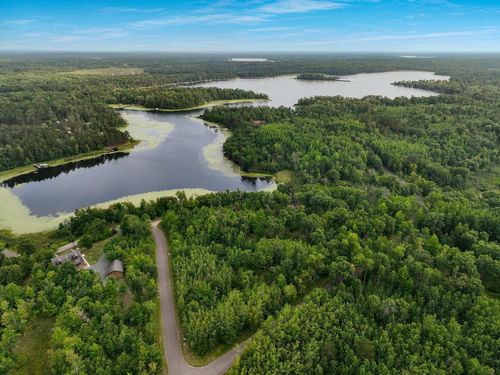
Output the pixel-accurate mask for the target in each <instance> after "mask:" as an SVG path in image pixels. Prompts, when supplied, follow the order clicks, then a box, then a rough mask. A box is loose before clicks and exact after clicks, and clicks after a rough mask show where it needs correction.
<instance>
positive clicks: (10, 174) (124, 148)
mask: <svg viewBox="0 0 500 375" xmlns="http://www.w3.org/2000/svg"><path fill="white" fill-rule="evenodd" d="M138 143H139V141H135V140H134V141H130V142H126V143H123V144H121V145H118V146H117V147H118V151H114V152H109V151H108V150H106V149H100V150H94V151H89V152H86V153H84V154H78V155H74V156H67V157H64V158H59V159H54V160H49V161H46V163H47V164H48V165H49V167H57V166H59V165H64V164H68V163H72V162H75V161H81V160H88V159H94V158H96V157H99V156H102V155H106V154H113V153H115V152H130V151H131V150H132V149H133V148H134V147H135V145H137V144H138ZM36 170H37V169H36V168H35V167H34V166H33V165H25V166H22V167H17V168H13V169H7V170H5V171H0V182H4V181H6V180H9V179H11V178H14V177H17V176H20V175H23V174H27V173H31V172H34V171H36Z"/></svg>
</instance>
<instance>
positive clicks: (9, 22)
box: [3, 19, 33, 25]
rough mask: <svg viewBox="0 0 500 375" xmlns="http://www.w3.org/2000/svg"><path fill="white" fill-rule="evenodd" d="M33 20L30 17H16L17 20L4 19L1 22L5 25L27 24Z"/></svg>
mask: <svg viewBox="0 0 500 375" xmlns="http://www.w3.org/2000/svg"><path fill="white" fill-rule="evenodd" d="M32 22H33V20H30V19H18V20H5V21H4V22H3V23H5V24H7V25H29V24H30V23H32Z"/></svg>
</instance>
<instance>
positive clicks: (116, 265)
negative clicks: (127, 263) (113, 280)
mask: <svg viewBox="0 0 500 375" xmlns="http://www.w3.org/2000/svg"><path fill="white" fill-rule="evenodd" d="M111 272H121V273H123V262H122V261H121V260H119V259H115V260H114V261H112V262H111V263H110V264H109V267H108V274H110V273H111Z"/></svg>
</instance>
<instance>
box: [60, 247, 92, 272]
mask: <svg viewBox="0 0 500 375" xmlns="http://www.w3.org/2000/svg"><path fill="white" fill-rule="evenodd" d="M66 262H71V263H73V264H74V265H75V266H77V267H79V268H82V267H85V266H86V265H87V262H86V261H85V258H84V257H83V255H82V253H81V251H80V250H74V251H72V252H70V253H68V254H64V255H56V256H55V257H54V258H52V264H53V265H54V266H60V265H61V264H63V263H66Z"/></svg>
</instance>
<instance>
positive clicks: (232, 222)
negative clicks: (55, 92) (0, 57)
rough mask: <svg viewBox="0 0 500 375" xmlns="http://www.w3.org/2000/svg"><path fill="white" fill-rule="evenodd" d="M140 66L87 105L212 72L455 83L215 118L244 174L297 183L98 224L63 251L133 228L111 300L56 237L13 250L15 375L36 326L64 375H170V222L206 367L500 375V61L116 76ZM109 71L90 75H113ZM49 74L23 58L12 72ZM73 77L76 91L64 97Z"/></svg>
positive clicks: (133, 210) (5, 287)
mask: <svg viewBox="0 0 500 375" xmlns="http://www.w3.org/2000/svg"><path fill="white" fill-rule="evenodd" d="M40 58H41V57H40ZM127 58H130V60H128V61H129V64H132V63H133V64H134V65H135V66H141V67H143V68H144V71H145V72H147V74H144V75H135V76H116V77H113V78H110V77H98V76H95V77H87V78H85V82H88V90H97V89H95V87H98V86H97V85H98V84H102V87H108V86H107V85H109V87H112V88H113V89H109V90H108V89H104V88H102V89H101V91H102V93H105V94H100V96H99V98H100V99H99V100H102V101H103V102H106V101H107V100H109V98H111V97H112V96H111V94H110V93H113V95H116V94H117V93H122V92H123V93H130V92H132V91H134V90H136V91H138V92H143V91H144V89H143V88H141V87H142V86H141V77H142V79H144V82H149V81H148V80H149V79H151V77H150V76H149V75H154V74H157V75H158V77H159V76H161V75H163V74H165V77H166V75H167V74H179V76H178V77H183V79H185V80H192V81H195V80H197V79H199V78H201V77H204V79H205V78H206V79H209V77H207V76H205V74H206V73H205V72H206V71H210V74H213V76H212V77H215V76H217V75H219V74H221V75H222V74H227V75H228V76H229V75H231V74H236V72H237V73H238V74H237V75H239V76H245V75H246V76H253V75H260V74H261V73H262V74H264V73H263V72H267V74H273V72H275V70H277V69H278V68H279V69H280V70H279V72H280V73H285V72H287V69H288V67H289V66H290V67H291V66H292V62H291V61H295V64H296V65H295V72H298V71H303V72H323V73H324V74H344V73H347V72H349V73H354V72H355V71H352V70H356V69H361V68H362V67H365V68H366V67H369V68H366V71H379V70H380V69H382V70H383V69H384V68H383V67H385V68H386V69H388V70H390V69H395V68H405V67H406V68H408V69H411V67H412V66H413V68H419V69H424V68H425V67H427V68H429V69H430V68H433V69H434V70H436V71H439V73H444V74H450V75H452V79H451V80H450V82H435V81H425V82H401V83H398V84H401V85H405V86H411V87H417V88H425V89H432V90H434V91H438V92H440V93H442V94H443V95H441V96H435V97H428V98H410V99H407V98H396V99H394V100H389V99H386V98H381V97H367V98H364V99H348V98H342V97H316V98H307V99H303V100H301V101H300V102H299V103H298V105H297V106H296V107H295V108H294V109H291V108H284V107H281V108H269V107H244V108H239V107H216V108H214V109H212V110H207V111H206V112H205V113H204V115H203V117H204V118H205V119H207V120H210V121H213V122H217V123H220V124H222V125H224V126H226V127H228V128H229V129H230V130H231V131H232V134H233V135H232V136H231V137H230V138H229V139H228V140H227V142H226V143H225V145H224V151H225V153H226V154H227V155H228V157H229V158H231V159H232V160H234V161H236V162H237V163H239V164H240V165H241V166H242V168H244V169H245V170H249V171H252V170H257V171H265V172H277V171H283V170H288V171H290V172H291V173H292V175H293V178H292V180H291V181H290V182H287V183H285V184H282V185H280V186H279V187H278V190H277V191H274V192H271V193H267V192H261V193H242V192H224V193H217V194H210V195H205V196H201V197H198V198H196V199H188V198H186V196H185V195H184V194H182V193H179V194H178V195H177V197H175V198H173V197H170V198H160V199H158V200H157V201H153V202H145V201H143V202H142V203H141V204H140V205H139V206H137V207H134V206H133V205H131V204H126V203H120V204H116V205H113V206H111V207H110V208H109V209H105V210H102V209H82V210H79V211H78V212H77V213H76V214H75V216H74V217H72V218H71V219H70V220H69V221H68V222H66V223H65V224H63V225H61V227H60V228H59V230H58V231H57V232H56V233H53V234H51V235H52V236H54V238H56V239H58V240H59V241H69V240H73V239H77V238H78V239H83V242H84V243H86V244H87V245H86V246H88V247H91V246H92V243H93V242H96V241H99V240H101V239H103V238H107V237H109V236H110V235H111V233H112V228H115V227H117V226H118V225H119V226H120V231H119V233H118V234H115V235H114V236H113V237H112V238H110V239H108V240H106V244H105V246H104V251H105V253H106V254H107V256H108V257H109V258H111V259H118V258H119V259H123V260H124V263H125V278H124V280H123V281H119V282H116V281H114V280H111V281H108V282H107V283H106V284H102V283H101V282H100V280H99V278H98V277H97V276H96V275H94V274H92V273H91V272H89V271H78V272H77V271H76V270H75V269H74V267H72V266H69V265H66V266H64V267H59V268H55V267H53V266H52V265H50V264H49V260H50V257H51V256H52V254H53V252H54V247H55V245H50V244H49V243H42V242H40V241H38V242H33V241H34V240H36V239H39V238H42V237H43V236H44V235H34V236H33V237H29V238H10V237H9V241H10V243H9V247H11V248H13V249H14V250H17V251H19V252H20V253H21V254H22V256H21V257H19V258H14V259H13V258H9V259H7V258H3V257H1V256H0V284H1V285H0V312H1V314H2V324H0V353H2V355H0V358H2V359H1V360H0V361H1V362H0V373H6V372H7V370H8V369H9V368H11V367H12V366H14V365H15V360H16V350H15V345H16V341H17V339H18V336H19V334H20V333H21V332H22V331H23V330H24V327H25V325H26V324H27V322H28V321H29V320H30V319H32V318H33V317H37V316H45V317H52V318H55V323H54V330H53V331H52V334H51V335H52V337H51V340H50V344H49V349H50V355H49V366H50V369H51V371H52V373H54V374H65V373H71V372H74V368H73V367H72V366H74V365H75V363H78V364H79V366H81V367H79V371H81V372H82V373H103V374H104V373H117V374H118V373H127V372H128V373H149V374H157V373H160V371H161V368H162V363H161V350H160V347H159V344H158V339H157V335H158V333H159V331H158V326H157V324H158V320H157V316H156V315H155V314H156V307H157V305H156V304H157V292H156V282H155V276H156V268H155V264H154V258H153V254H154V246H153V243H152V240H151V238H150V235H149V224H148V222H149V220H150V219H151V218H156V217H158V218H161V219H162V228H163V230H164V231H165V233H166V234H167V237H168V240H169V243H170V248H171V257H172V271H173V275H174V287H175V296H176V302H177V309H178V314H179V317H180V324H181V328H182V330H183V336H184V337H185V339H186V343H187V344H188V346H189V348H190V349H191V350H192V351H193V352H194V353H195V354H198V355H203V354H206V353H210V352H211V351H213V350H214V349H216V348H218V347H220V346H221V345H230V344H233V343H236V342H238V341H239V340H241V339H242V338H244V337H247V336H248V334H252V333H255V336H254V338H253V339H252V340H251V342H250V343H248V344H247V347H246V349H245V350H244V352H243V353H242V355H241V357H240V358H239V360H237V362H236V363H235V365H234V366H233V368H232V369H231V370H230V372H231V373H232V374H372V373H373V374H401V373H403V374H415V373H418V374H420V373H422V374H448V373H453V374H495V373H497V372H498V371H499V370H500V362H499V356H498V353H499V352H500V300H499V294H498V291H499V290H500V186H499V183H498V174H499V171H500V165H499V163H500V147H499V145H500V139H499V137H500V73H499V72H498V71H495V70H493V68H495V67H499V66H500V62H499V61H498V59H497V60H494V59H490V58H487V57H482V58H475V59H473V58H463V59H462V64H460V63H459V61H460V60H459V59H456V58H447V59H445V58H442V59H417V60H414V61H411V62H410V61H409V60H408V59H406V60H405V59H400V61H399V60H398V59H391V58H387V59H386V60H384V59H377V58H372V59H366V60H364V61H363V60H361V59H359V60H358V59H356V58H349V59H348V58H339V59H338V61H337V62H335V61H336V60H335V59H334V58H331V60H328V59H327V58H319V57H317V58H316V60H314V59H313V58H312V57H307V58H306V57H302V58H296V60H293V59H292V58H291V57H289V58H288V59H289V60H287V58H285V57H284V58H283V61H282V62H278V63H263V64H262V65H260V63H259V64H253V65H252V64H241V65H238V64H236V63H229V62H227V61H222V60H220V61H219V60H217V59H215V57H199V59H200V61H204V62H205V63H206V64H207V65H206V67H201V65H202V64H201V63H199V62H194V61H192V62H191V64H188V65H186V66H185V67H180V66H179V67H177V69H178V70H177V71H176V72H175V73H167V72H172V69H174V68H173V67H172V66H168V67H167V66H165V65H162V64H161V59H159V62H153V61H151V60H148V59H146V58H143V59H141V58H139V57H137V56H135V57H134V56H132V57H125V56H122V57H117V58H116V60H112V61H113V65H114V66H116V65H117V62H118V61H121V59H123V61H125V60H126V59H127ZM107 59H111V57H106V56H104V55H103V56H102V60H98V61H94V60H85V63H84V64H83V63H82V64H83V65H82V66H79V67H78V68H82V67H92V68H100V67H105V66H106V64H108V65H107V66H110V65H111V64H109V61H110V60H107ZM178 59H179V60H175V59H174V58H173V61H184V60H182V59H185V58H181V57H178ZM193 60H194V59H193ZM74 61H81V60H78V56H71V55H68V56H66V57H65V58H64V59H55V60H54V63H53V66H55V67H57V69H60V70H68V71H69V70H71V69H72V67H73V68H74V66H73V65H74V64H75V63H74ZM384 61H385V65H383V62H384ZM306 62H309V64H310V65H307V63H306ZM410 63H411V64H413V65H410ZM36 64H37V62H36V60H29V59H25V60H24V59H21V61H20V63H19V65H18V67H17V68H16V69H18V70H19V71H24V70H26V71H28V70H30V69H33V67H34V66H36ZM72 64H73V65H72ZM101 64H102V65H101ZM141 64H142V65H141ZM197 64H198V65H197ZM232 64H234V65H232ZM272 64H275V65H272ZM329 64H330V65H329ZM349 64H350V65H349ZM370 64H372V65H370ZM397 64H400V65H397ZM173 65H175V64H173ZM306 65H307V66H308V67H307V68H305V66H306ZM42 66H43V64H42ZM268 66H272V68H268ZM319 66H324V71H323V70H322V69H319ZM327 66H329V68H327ZM196 67H198V68H196ZM223 67H224V69H223ZM245 67H246V68H245ZM189 68H191V69H193V70H192V75H191V76H189V73H188V69H189ZM219 68H220V70H219ZM9 69H12V68H11V67H10V68H7V67H5V66H3V68H2V70H1V71H8V74H11V71H10V70H9ZM44 69H55V68H49V67H48V66H47V67H45V68H44ZM183 69H186V70H185V71H183ZM205 69H207V70H206V71H205ZM209 69H212V70H209ZM245 69H247V70H245ZM266 69H268V70H266ZM290 69H291V68H290ZM349 69H351V71H349ZM242 72H243V73H242ZM8 74H7V75H8ZM16 74H21V73H16ZM22 74H25V73H22ZM184 74H185V75H184ZM33 79H34V78H33ZM61 79H62V78H61ZM73 79H75V78H64V79H62V81H61V82H60V83H59V84H60V85H61V88H64V87H69V86H71V84H70V82H73ZM168 79H171V77H170V78H168ZM78 80H83V78H78ZM42 81H43V80H40V84H42V83H41V82H42ZM166 81H167V78H165V82H166ZM76 82H79V81H76ZM118 82H120V83H118ZM150 83H151V85H152V83H153V82H150ZM12 84H13V83H12ZM19 84H20V85H22V83H19ZM144 86H146V85H144ZM74 89H75V90H77V89H76V88H74ZM82 90H84V89H82ZM148 90H149V89H148ZM169 90H173V89H172V88H169ZM176 90H177V89H175V90H173V92H175V91H176ZM179 90H183V89H179ZM89 92H90V91H89ZM150 92H151V93H155V92H156V89H151V91H150ZM96 95H97V94H96ZM214 95H219V94H214ZM88 100H89V101H91V100H94V99H90V98H89V99H88ZM256 124H258V125H256ZM0 239H2V238H1V237H0ZM5 241H7V240H5Z"/></svg>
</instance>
